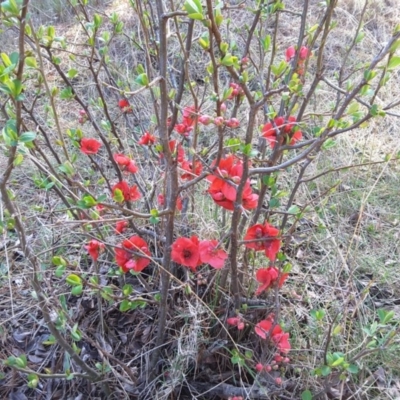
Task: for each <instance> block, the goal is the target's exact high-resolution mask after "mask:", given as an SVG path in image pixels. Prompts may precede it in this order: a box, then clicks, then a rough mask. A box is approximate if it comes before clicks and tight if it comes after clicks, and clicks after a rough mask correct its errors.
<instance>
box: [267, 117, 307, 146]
mask: <svg viewBox="0 0 400 400" xmlns="http://www.w3.org/2000/svg"><path fill="white" fill-rule="evenodd" d="M262 136H263V137H265V138H266V139H267V140H268V142H269V145H270V146H271V148H274V147H275V144H276V143H277V142H278V140H279V138H283V139H284V140H285V141H286V142H288V143H289V144H290V145H294V144H295V143H296V142H298V141H299V140H301V139H302V137H303V134H302V133H301V131H300V130H296V117H294V116H289V117H288V118H287V119H285V118H284V117H276V118H274V123H273V124H272V123H271V122H267V123H266V124H265V125H264V126H263V127H262Z"/></svg>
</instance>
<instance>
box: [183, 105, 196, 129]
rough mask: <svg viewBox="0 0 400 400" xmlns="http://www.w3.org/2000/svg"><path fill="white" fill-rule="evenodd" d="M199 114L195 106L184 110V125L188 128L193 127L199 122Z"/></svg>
mask: <svg viewBox="0 0 400 400" xmlns="http://www.w3.org/2000/svg"><path fill="white" fill-rule="evenodd" d="M197 112H198V110H196V108H195V107H194V106H190V107H185V108H184V109H183V119H182V123H183V124H184V125H186V126H188V127H189V126H193V125H194V123H195V122H196V120H197Z"/></svg>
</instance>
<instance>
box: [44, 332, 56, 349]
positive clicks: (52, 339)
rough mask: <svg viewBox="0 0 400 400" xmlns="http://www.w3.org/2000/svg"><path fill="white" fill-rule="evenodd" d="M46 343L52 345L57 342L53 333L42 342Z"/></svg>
mask: <svg viewBox="0 0 400 400" xmlns="http://www.w3.org/2000/svg"><path fill="white" fill-rule="evenodd" d="M42 343H43V344H44V345H47V346H50V345H52V344H56V343H57V340H56V338H55V337H54V336H53V335H49V337H48V338H47V339H46V340H44V341H43V342H42Z"/></svg>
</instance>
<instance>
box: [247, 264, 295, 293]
mask: <svg viewBox="0 0 400 400" xmlns="http://www.w3.org/2000/svg"><path fill="white" fill-rule="evenodd" d="M288 276H289V274H286V273H285V274H279V270H278V269H276V268H275V267H269V268H260V269H259V270H258V271H257V272H256V279H257V281H258V282H259V283H260V284H261V286H259V287H258V289H257V290H256V293H255V295H256V296H258V295H259V294H260V293H262V292H263V291H264V290H267V289H269V288H270V287H272V286H273V285H275V283H276V282H278V287H279V288H281V287H282V286H283V284H284V282H285V280H286V279H287V277H288ZM278 278H279V279H278Z"/></svg>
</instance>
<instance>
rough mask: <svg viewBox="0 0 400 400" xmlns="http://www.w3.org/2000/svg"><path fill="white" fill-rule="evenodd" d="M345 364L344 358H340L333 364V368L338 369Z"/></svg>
mask: <svg viewBox="0 0 400 400" xmlns="http://www.w3.org/2000/svg"><path fill="white" fill-rule="evenodd" d="M343 362H344V357H339V358H337V359H336V360H335V361H334V362H333V363H332V364H331V367H338V366H339V365H341V364H343Z"/></svg>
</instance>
